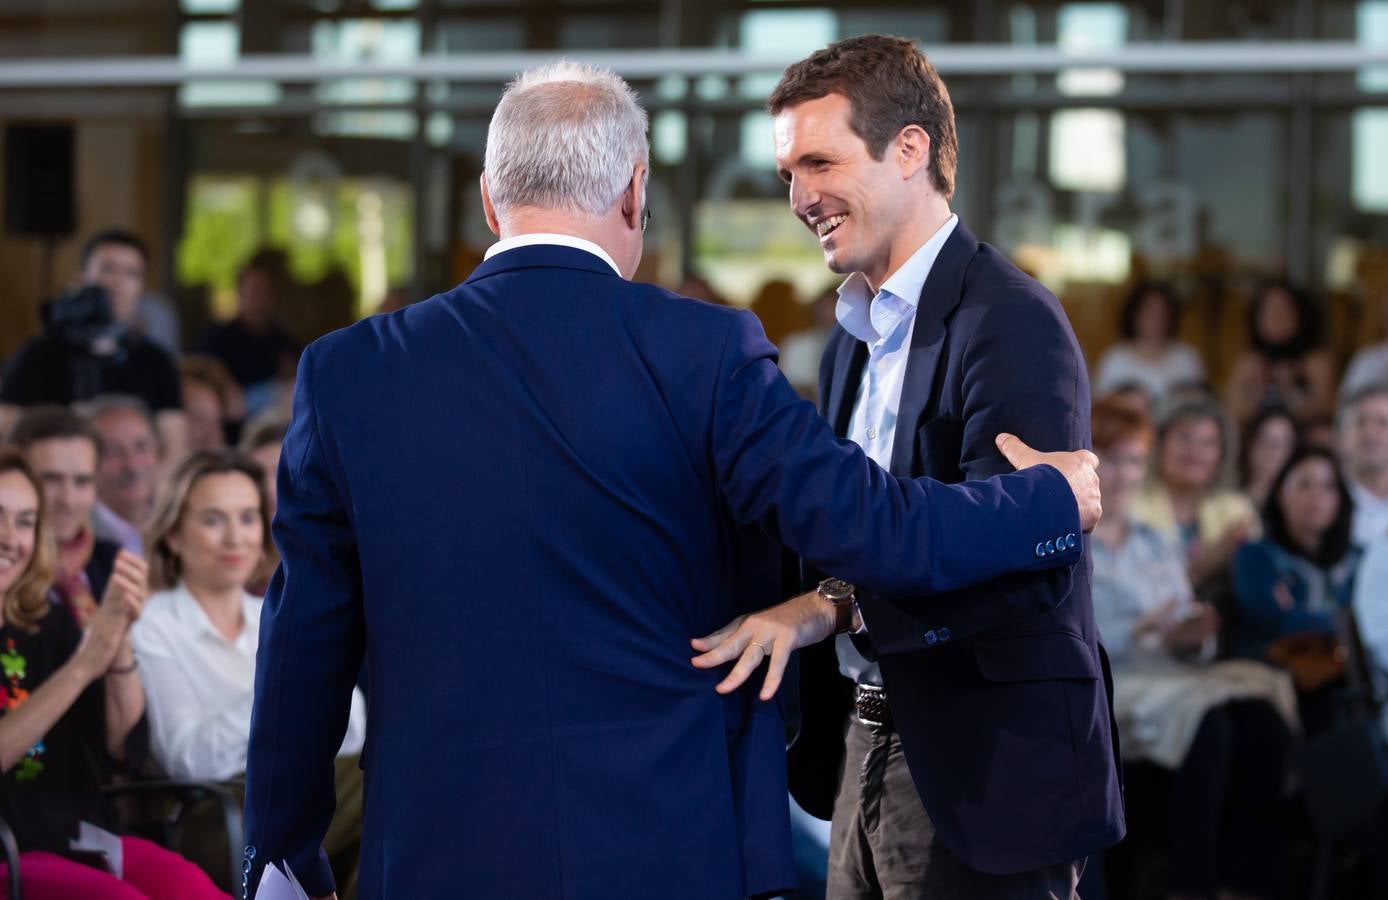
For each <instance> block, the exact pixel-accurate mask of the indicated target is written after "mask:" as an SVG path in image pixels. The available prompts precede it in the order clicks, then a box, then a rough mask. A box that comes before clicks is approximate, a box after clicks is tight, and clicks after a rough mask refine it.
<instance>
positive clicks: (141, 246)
mask: <svg viewBox="0 0 1388 900" xmlns="http://www.w3.org/2000/svg"><path fill="white" fill-rule="evenodd" d="M110 244H116V245H118V246H121V247H129V248H130V249H131V250H134V251H135V252H136V253H138V254H140V259H141V260H143V261H144V262H145V264H146V265H148V264H149V248H148V247H146V246H145V242H144V241H142V240H140V237H139V235H137V234H135V233H134V232H133V231H126V230H125V229H124V228H107V229H104V230H102V231H98V232H97V233H96V234H94V235H92V236H91V237H89V238H87V242H86V243H85V244H83V245H82V267H83V268H86V266H87V262H88V261H89V260H91V258H92V254H93V253H95V252H96V250H97V248H98V247H105V246H108V245H110Z"/></svg>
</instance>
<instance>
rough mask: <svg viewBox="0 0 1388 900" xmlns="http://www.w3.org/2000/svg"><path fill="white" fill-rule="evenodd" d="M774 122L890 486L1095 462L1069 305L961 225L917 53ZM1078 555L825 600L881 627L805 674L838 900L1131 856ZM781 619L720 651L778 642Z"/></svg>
mask: <svg viewBox="0 0 1388 900" xmlns="http://www.w3.org/2000/svg"><path fill="white" fill-rule="evenodd" d="M769 109H770V112H771V114H772V115H773V116H774V117H775V139H776V161H777V167H778V170H779V173H780V175H781V178H782V179H784V180H785V181H786V183H787V184H788V185H789V188H790V205H791V211H792V212H793V213H794V215H795V216H796V217H797V218H798V219H800V220H801V221H802V222H803V223H804V224H805V226H806V227H807V228H809V229H810V230H811V231H813V232H814V234H815V235H816V236H817V237H818V239H819V244H820V247H821V249H822V250H823V253H824V261H825V264H826V265H828V267H829V268H830V269H831V270H832V271H834V272H838V273H840V274H842V275H845V276H847V277H846V279H845V280H844V282H843V284H842V286H841V287H840V288H839V300H838V307H837V319H838V325H837V327H836V328H835V329H834V332H833V334H832V336H831V337H830V338H829V342H828V346H827V348H826V350H825V354H824V359H823V362H822V364H821V367H820V384H819V391H820V395H819V400H820V411H821V413H822V414H823V415H824V416H825V417H826V418H827V419H828V420H829V422H830V423H831V424H832V425H833V426H834V428H835V430H836V431H837V433H838V434H839V435H840V436H841V437H848V438H850V439H852V440H853V441H854V442H856V443H858V444H859V445H861V446H862V448H863V449H864V451H866V453H867V455H868V456H869V457H871V458H872V459H873V460H875V461H876V462H878V463H879V464H880V465H882V466H884V467H886V468H888V469H890V471H891V472H892V473H893V474H895V475H899V476H921V475H926V476H930V477H933V478H939V479H941V480H944V481H950V482H959V481H963V480H965V479H975V478H987V477H989V476H992V475H996V474H998V473H1000V472H1004V471H1006V470H1007V468H1008V466H1007V463H1006V461H1005V460H1004V458H1003V455H1002V454H1001V452H1000V451H999V447H998V446H996V445H995V442H994V436H995V435H997V434H999V433H1000V432H1008V433H1011V434H1015V435H1018V436H1020V437H1021V438H1022V439H1023V440H1025V441H1027V442H1028V443H1030V444H1031V445H1032V446H1035V447H1038V448H1042V449H1059V448H1063V447H1079V446H1088V445H1089V439H1090V435H1089V407H1090V400H1089V383H1088V379H1087V376H1086V369H1085V364H1084V359H1083V356H1082V354H1081V352H1080V348H1079V345H1078V344H1077V343H1076V340H1075V336H1074V333H1073V331H1072V329H1071V328H1070V325H1069V322H1068V321H1067V320H1066V317H1065V314H1064V312H1063V311H1062V310H1061V308H1060V305H1059V303H1058V302H1057V301H1056V298H1055V297H1054V296H1052V295H1051V293H1050V292H1049V291H1047V290H1046V289H1045V288H1044V287H1042V286H1041V285H1040V284H1038V283H1037V282H1036V281H1035V280H1033V279H1031V278H1029V277H1027V276H1026V275H1025V274H1023V273H1022V272H1021V271H1019V270H1018V269H1017V268H1016V267H1015V266H1013V265H1012V264H1011V263H1010V262H1008V260H1007V259H1006V258H1005V257H1003V255H1002V254H1001V253H999V252H998V251H997V250H995V249H993V248H992V247H989V246H988V245H987V244H982V243H980V242H979V241H978V239H977V238H975V237H974V236H973V235H972V234H971V233H970V232H969V230H968V229H967V228H965V227H964V225H963V224H962V223H961V222H960V221H959V218H958V216H956V215H954V214H953V212H952V211H951V210H950V205H949V204H950V199H951V197H952V196H953V194H954V175H955V168H956V164H957V161H958V146H957V142H956V137H955V127H954V109H953V106H952V104H951V101H950V97H949V92H948V91H947V90H946V88H945V85H944V83H943V82H942V81H941V80H940V77H939V75H938V74H937V73H936V71H935V69H934V67H933V66H931V64H930V62H929V61H928V60H927V59H926V58H925V56H924V55H923V54H922V53H921V52H920V50H919V49H918V48H917V46H916V45H915V44H914V43H913V42H911V41H909V40H906V39H903V38H896V37H887V36H883V35H867V36H863V37H856V38H850V39H847V40H843V41H839V42H838V43H835V44H832V45H830V46H829V47H827V48H825V49H824V50H821V51H819V52H817V53H814V54H812V55H811V56H809V57H808V58H806V59H804V60H802V61H800V62H798V63H796V64H794V65H792V66H791V67H790V68H788V69H787V70H786V72H785V74H784V76H783V77H782V79H781V82H780V84H779V85H777V87H776V90H775V91H774V92H773V93H772V95H771V98H770V102H769ZM990 540H991V537H990V534H989V533H988V532H986V531H981V532H975V531H972V530H970V529H968V528H966V527H962V526H961V527H959V528H957V529H956V531H955V533H954V534H953V535H952V541H953V542H954V543H955V544H956V545H959V546H988V545H989V543H990ZM1077 543H1078V544H1079V545H1080V546H1085V547H1086V550H1085V553H1084V555H1083V557H1082V559H1081V561H1080V563H1079V564H1078V565H1077V566H1075V567H1073V568H1065V569H1056V570H1052V571H1048V572H1035V573H1025V574H1013V575H1007V576H1004V577H1002V578H998V579H995V580H993V581H990V582H986V583H984V584H981V585H977V586H975V587H971V588H967V589H965V590H960V591H955V592H951V593H943V594H935V595H932V596H929V597H904V596H883V595H881V594H880V593H873V592H871V591H868V590H865V589H863V587H862V586H861V585H860V586H858V588H857V589H856V591H855V589H854V587H853V586H852V585H848V584H845V583H843V582H842V581H840V580H838V579H830V580H826V581H825V582H823V583H822V584H821V587H820V591H821V592H828V593H830V594H832V595H834V596H842V595H845V594H848V595H854V596H856V599H857V601H858V605H859V608H860V610H861V615H862V622H863V628H862V629H860V630H859V633H857V634H854V635H852V636H851V637H850V636H849V635H840V636H839V637H838V638H837V639H836V643H835V644H834V645H825V648H826V650H825V651H824V652H820V653H818V655H816V649H817V648H811V649H810V650H807V651H805V652H804V659H803V660H802V680H801V704H802V707H803V709H804V718H803V723H802V731H801V737H800V741H799V743H798V744H797V746H796V747H795V748H794V749H793V750H792V756H791V786H792V789H793V790H794V792H795V794H796V796H797V798H798V799H799V800H800V802H801V804H802V805H803V806H804V807H805V808H806V809H807V810H809V811H810V812H813V813H816V814H818V815H821V816H822V817H827V816H828V815H829V814H830V811H831V810H832V817H833V828H832V837H831V845H830V851H829V853H830V860H829V862H830V871H829V882H828V885H829V895H830V897H832V898H835V900H842V898H870V897H871V898H877V897H887V898H901V900H906V898H918V897H923V898H930V900H945V898H948V900H956V898H959V900H962V898H969V900H980V898H995V897H996V898H1001V897H1008V898H1022V897H1025V898H1069V897H1072V896H1073V895H1074V893H1075V888H1076V884H1077V882H1078V880H1079V876H1080V874H1081V872H1082V870H1083V868H1084V861H1085V859H1086V858H1087V857H1088V856H1089V855H1090V854H1093V853H1097V852H1099V851H1101V850H1102V849H1103V848H1105V847H1107V846H1109V845H1111V844H1114V843H1116V842H1117V841H1118V840H1119V839H1120V838H1121V837H1122V835H1123V816H1122V806H1121V799H1120V791H1119V778H1118V766H1117V753H1116V749H1117V748H1116V746H1115V744H1116V738H1115V737H1114V736H1113V734H1114V732H1113V723H1112V718H1111V715H1110V712H1109V697H1110V695H1111V688H1110V681H1109V677H1108V667H1107V661H1106V659H1105V657H1104V654H1103V651H1102V649H1101V648H1100V646H1099V639H1098V638H1099V636H1098V630H1097V628H1096V627H1095V625H1094V615H1093V609H1092V607H1091V603H1090V593H1089V581H1090V562H1089V555H1088V551H1087V543H1088V542H1087V539H1085V538H1084V537H1083V536H1082V535H1081V536H1076V535H1071V534H1064V535H1055V536H1054V538H1051V539H1048V540H1046V541H1043V542H1041V543H1038V544H1037V545H1036V547H1035V553H1036V555H1037V556H1038V557H1045V556H1047V555H1050V554H1054V553H1057V552H1060V551H1061V550H1062V549H1064V548H1066V547H1070V548H1073V547H1075V546H1076V544H1077ZM821 574H827V575H842V573H835V572H827V573H821ZM799 599H800V598H797V600H792V601H789V603H791V604H794V603H797V602H798V601H799ZM774 613H775V611H774V610H772V611H768V613H765V614H757V615H754V616H752V617H749V618H748V619H747V620H744V621H742V622H741V623H740V624H739V625H738V626H737V627H736V629H735V630H733V629H725V631H724V632H719V633H716V634H715V635H712V636H710V641H709V643H710V644H712V645H714V646H715V647H717V646H719V645H721V644H722V643H724V642H725V639H726V638H727V637H728V636H729V635H728V632H731V634H734V635H736V634H741V635H742V636H744V637H748V636H750V639H752V640H754V641H755V640H761V639H762V638H761V637H760V636H759V635H760V634H761V633H762V629H765V628H767V627H769V622H770V621H771V620H772V619H773V618H774ZM830 651H832V652H830ZM836 668H837V670H838V673H841V675H842V676H843V677H842V678H840V677H839V675H838V674H835V672H834V670H835V669H836ZM844 678H846V679H848V681H844ZM850 683H851V687H850ZM850 703H851V704H852V706H853V707H854V708H853V709H852V710H851V713H852V714H851V717H850ZM846 719H847V720H848V727H847V731H846V736H847V738H846V747H845V728H844V724H845V720H846ZM836 785H837V789H836Z"/></svg>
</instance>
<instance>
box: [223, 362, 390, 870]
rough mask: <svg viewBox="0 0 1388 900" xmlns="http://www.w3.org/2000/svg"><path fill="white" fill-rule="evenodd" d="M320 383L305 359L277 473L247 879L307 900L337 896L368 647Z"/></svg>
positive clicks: (258, 679)
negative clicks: (291, 887)
mask: <svg viewBox="0 0 1388 900" xmlns="http://www.w3.org/2000/svg"><path fill="white" fill-rule="evenodd" d="M316 382H317V379H316V377H315V373H314V355H313V353H312V348H310V350H309V351H306V352H305V353H304V355H303V359H302V360H301V362H300V366H299V376H298V381H297V384H296V387H295V396H294V417H293V421H292V423H291V425H290V428H289V432H288V434H287V435H286V436H285V441H284V451H283V457H282V461H281V463H280V471H279V509H278V513H277V514H276V517H275V540H276V543H277V544H278V545H279V549H280V554H281V557H282V561H281V563H280V566H279V569H278V571H276V573H275V577H274V578H273V580H272V581H271V583H270V589H269V591H268V593H267V594H266V597H265V604H264V606H263V607H262V610H261V618H260V650H259V652H258V654H257V656H256V673H255V705H254V710H253V712H252V716H251V737H250V747H249V750H248V754H247V764H246V842H247V848H246V861H245V862H246V865H245V868H244V871H245V873H246V876H247V878H248V879H249V881H250V885H252V886H254V885H255V884H256V883H258V881H259V873H260V870H261V868H262V867H263V866H264V865H265V864H266V863H267V862H271V861H273V862H280V861H281V860H284V861H286V862H287V863H288V865H289V867H290V868H291V869H292V870H293V871H294V874H295V875H296V876H297V877H298V879H299V881H300V883H301V884H302V885H303V886H304V889H305V890H306V891H308V893H309V895H310V896H321V895H326V894H329V893H331V892H332V891H333V890H334V882H333V876H332V871H331V869H330V868H329V866H328V859H327V855H326V854H325V853H324V852H323V849H322V846H321V844H322V840H323V836H324V834H325V833H326V832H327V829H328V823H329V821H330V820H331V819H332V815H333V810H334V806H335V803H336V800H335V794H334V777H333V772H334V757H335V756H336V754H337V750H338V748H339V747H340V746H341V745H342V739H343V735H344V733H345V732H346V729H347V719H348V713H349V710H350V708H351V698H352V689H353V687H354V685H355V683H356V678H357V673H358V672H359V671H360V669H361V662H362V654H363V646H364V644H363V642H364V623H363V616H362V587H361V571H360V564H359V561H358V555H357V546H356V539H355V537H354V534H353V528H352V523H351V518H350V515H349V509H350V502H349V500H348V498H347V493H346V490H345V483H344V482H343V480H342V478H341V476H340V475H339V473H338V471H337V470H336V468H335V466H334V464H333V463H334V457H333V454H332V449H331V443H330V442H329V441H327V440H325V433H324V428H323V424H322V422H321V421H320V420H319V418H318V410H317V409H316V408H315V405H314V390H315V385H316ZM247 896H249V894H248V895H247Z"/></svg>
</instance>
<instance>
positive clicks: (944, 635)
mask: <svg viewBox="0 0 1388 900" xmlns="http://www.w3.org/2000/svg"><path fill="white" fill-rule="evenodd" d="M936 634H938V635H939V637H940V640H941V641H942V642H943V641H947V640H949V629H948V628H941V629H940V630H939V631H937V632H936Z"/></svg>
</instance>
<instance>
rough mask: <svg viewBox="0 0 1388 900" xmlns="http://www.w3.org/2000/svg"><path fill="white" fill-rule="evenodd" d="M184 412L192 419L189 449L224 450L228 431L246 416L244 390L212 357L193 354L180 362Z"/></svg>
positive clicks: (189, 420) (189, 426) (218, 361)
mask: <svg viewBox="0 0 1388 900" xmlns="http://www.w3.org/2000/svg"><path fill="white" fill-rule="evenodd" d="M178 373H179V376H180V377H181V379H182V381H183V411H184V414H185V415H187V417H188V449H189V450H190V451H194V452H196V451H198V450H220V449H221V448H223V447H225V446H226V445H227V432H228V430H230V428H231V427H232V426H233V425H234V424H239V423H240V422H241V420H242V419H243V418H244V416H245V411H244V404H243V403H242V399H241V389H240V386H239V385H237V384H236V382H234V381H232V379H231V375H230V374H229V373H228V372H227V370H226V366H224V365H222V363H221V361H220V360H218V359H216V358H215V357H211V356H202V355H200V354H190V355H188V356H185V357H183V358H182V359H180V360H179V361H178Z"/></svg>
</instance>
